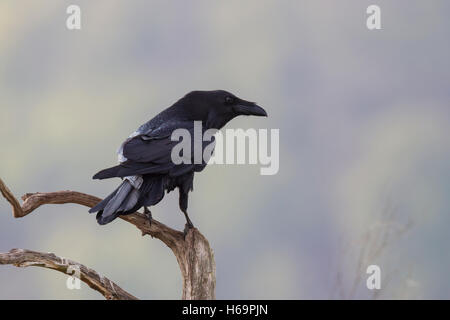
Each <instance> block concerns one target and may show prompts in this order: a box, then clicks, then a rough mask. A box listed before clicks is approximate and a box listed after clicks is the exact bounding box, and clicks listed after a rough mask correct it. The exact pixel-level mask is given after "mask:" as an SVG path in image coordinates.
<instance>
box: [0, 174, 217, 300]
mask: <svg viewBox="0 0 450 320" xmlns="http://www.w3.org/2000/svg"><path fill="white" fill-rule="evenodd" d="M0 192H1V193H2V195H3V196H4V197H5V199H6V200H8V202H9V203H10V204H11V206H12V211H13V216H14V217H15V218H21V217H24V216H26V215H28V214H30V213H31V212H33V211H34V210H35V209H36V208H38V207H40V206H41V205H44V204H64V203H77V204H80V205H84V206H87V207H93V206H94V205H96V204H97V203H98V202H99V201H101V199H100V198H97V197H95V196H92V195H89V194H85V193H81V192H76V191H57V192H49V193H41V192H38V193H27V194H25V195H24V196H22V200H23V203H22V205H21V204H20V203H19V201H18V200H17V199H16V197H15V196H14V195H13V194H12V192H11V191H10V190H9V189H8V187H7V186H6V185H5V184H4V182H3V181H2V180H1V179H0ZM120 218H121V219H122V220H125V221H127V222H129V223H131V224H133V225H134V226H136V227H137V228H138V229H139V230H140V231H141V232H142V235H143V236H144V235H146V234H148V235H150V236H152V237H154V238H157V239H159V240H161V241H162V242H164V243H165V244H166V245H167V246H168V247H169V248H170V249H171V250H172V252H173V253H174V255H175V257H176V259H177V261H178V265H179V267H180V270H181V275H182V279H183V294H182V299H186V300H197V299H215V286H216V274H215V270H216V266H215V262H214V254H213V251H212V249H211V248H210V246H209V243H208V240H207V239H206V238H205V237H204V236H203V235H202V234H201V233H200V231H198V230H197V229H196V228H192V229H190V230H189V231H188V232H187V234H186V237H185V236H184V234H183V232H181V231H178V230H174V229H172V228H169V227H168V226H166V225H164V224H163V223H161V222H158V221H156V220H155V219H153V220H152V223H151V224H150V223H149V221H148V219H147V217H146V215H144V214H142V213H139V212H136V213H133V214H130V215H126V216H120Z"/></svg>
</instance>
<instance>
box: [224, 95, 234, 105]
mask: <svg viewBox="0 0 450 320" xmlns="http://www.w3.org/2000/svg"><path fill="white" fill-rule="evenodd" d="M233 102H234V99H233V97H230V96H227V97H226V98H225V103H226V104H232V103H233Z"/></svg>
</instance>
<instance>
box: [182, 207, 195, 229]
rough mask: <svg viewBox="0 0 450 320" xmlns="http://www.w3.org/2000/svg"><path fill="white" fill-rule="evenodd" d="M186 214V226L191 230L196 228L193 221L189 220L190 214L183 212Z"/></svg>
mask: <svg viewBox="0 0 450 320" xmlns="http://www.w3.org/2000/svg"><path fill="white" fill-rule="evenodd" d="M182 211H183V213H184V217H185V218H186V226H187V227H188V229H191V228H193V227H194V224H193V223H192V221H191V219H189V216H188V213H187V211H186V210H182Z"/></svg>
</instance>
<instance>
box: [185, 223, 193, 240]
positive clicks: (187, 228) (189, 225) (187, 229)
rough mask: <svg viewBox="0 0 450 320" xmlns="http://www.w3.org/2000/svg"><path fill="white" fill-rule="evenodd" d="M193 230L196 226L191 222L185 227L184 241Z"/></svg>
mask: <svg viewBox="0 0 450 320" xmlns="http://www.w3.org/2000/svg"><path fill="white" fill-rule="evenodd" d="M193 228H194V225H193V224H192V222H190V221H189V222H187V223H186V224H185V225H184V231H183V237H184V240H186V236H187V234H188V233H189V230H191V229H193Z"/></svg>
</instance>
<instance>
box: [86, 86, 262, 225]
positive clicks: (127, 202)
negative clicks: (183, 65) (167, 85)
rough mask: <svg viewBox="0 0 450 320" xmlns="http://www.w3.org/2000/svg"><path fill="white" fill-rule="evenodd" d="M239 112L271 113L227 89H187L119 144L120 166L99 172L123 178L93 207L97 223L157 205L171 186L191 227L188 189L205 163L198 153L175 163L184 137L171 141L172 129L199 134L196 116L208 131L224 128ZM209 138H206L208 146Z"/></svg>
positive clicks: (204, 145) (105, 177)
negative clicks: (175, 152)
mask: <svg viewBox="0 0 450 320" xmlns="http://www.w3.org/2000/svg"><path fill="white" fill-rule="evenodd" d="M238 115H256V116H267V114H266V112H265V111H264V109H262V108H261V107H259V106H257V105H256V104H255V103H253V102H249V101H245V100H242V99H239V98H237V97H236V96H234V95H233V94H231V93H229V92H226V91H224V90H216V91H193V92H190V93H188V94H187V95H186V96H184V97H183V98H181V99H180V100H178V101H177V102H175V103H174V104H173V105H172V106H171V107H169V108H167V109H165V110H164V111H162V112H161V113H159V114H158V115H157V116H155V117H154V118H153V119H151V120H150V121H148V122H147V123H145V124H143V125H142V126H140V127H139V128H138V130H136V131H135V132H134V133H133V134H132V135H131V136H130V137H129V138H128V139H127V140H125V142H124V143H123V144H122V146H121V148H120V149H119V161H120V164H119V165H117V166H114V167H111V168H107V169H104V170H101V171H100V172H98V173H97V174H95V175H94V177H93V178H94V179H107V178H113V177H120V178H123V182H122V183H121V184H120V185H119V187H118V188H117V189H116V190H114V191H113V192H112V193H111V194H110V195H109V196H108V197H106V198H105V199H104V200H102V201H101V202H100V203H98V204H97V205H96V206H95V207H93V208H91V209H90V210H89V212H97V221H98V223H99V224H106V223H109V222H111V221H112V220H114V219H115V218H116V217H117V216H119V215H121V214H129V213H132V212H135V211H137V210H139V209H140V208H141V207H148V206H152V205H155V204H157V203H158V202H159V201H161V199H162V198H163V197H164V194H165V192H166V191H167V192H170V191H172V190H174V189H175V188H178V189H179V192H180V197H179V205H180V209H181V210H182V211H183V213H184V214H185V217H186V221H187V225H188V227H192V222H191V221H190V219H189V217H188V215H187V206H188V194H189V191H191V190H192V189H193V179H194V173H195V172H200V171H202V170H203V169H204V168H205V166H206V163H205V162H202V163H198V164H195V163H194V161H193V160H194V159H193V154H192V157H191V160H192V161H191V164H184V163H181V164H175V163H173V162H172V159H171V152H172V148H173V147H174V146H175V145H176V144H178V143H179V142H178V141H172V140H171V135H172V132H173V131H174V130H176V129H181V128H183V129H186V130H188V131H189V132H190V133H191V137H192V139H194V134H193V133H194V121H201V122H202V130H203V132H204V131H205V130H207V129H211V128H214V129H220V128H222V127H223V126H224V125H225V124H226V123H227V122H228V121H230V120H231V119H233V118H234V117H236V116H238ZM196 138H200V139H201V137H196ZM209 143H210V142H202V144H201V145H202V146H203V150H204V149H205V147H206V146H207V145H208V144H209ZM191 145H192V146H193V145H194V141H192V143H191ZM202 154H203V152H202Z"/></svg>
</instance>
